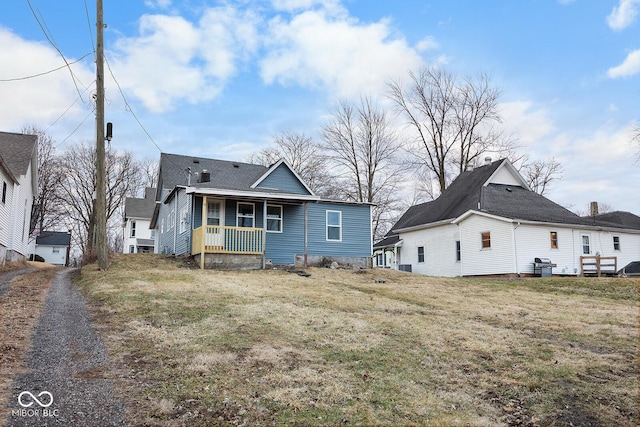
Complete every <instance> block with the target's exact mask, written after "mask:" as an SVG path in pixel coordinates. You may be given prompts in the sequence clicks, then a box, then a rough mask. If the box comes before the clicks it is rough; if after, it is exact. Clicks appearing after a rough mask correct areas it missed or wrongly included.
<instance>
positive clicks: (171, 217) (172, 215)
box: [169, 211, 176, 230]
mask: <svg viewBox="0 0 640 427" xmlns="http://www.w3.org/2000/svg"><path fill="white" fill-rule="evenodd" d="M175 226H176V213H175V212H174V211H171V213H170V214H169V230H171V229H173V228H175Z"/></svg>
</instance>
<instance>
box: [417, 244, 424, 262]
mask: <svg viewBox="0 0 640 427" xmlns="http://www.w3.org/2000/svg"><path fill="white" fill-rule="evenodd" d="M418 262H424V246H418Z"/></svg>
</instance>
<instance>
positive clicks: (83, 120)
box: [57, 111, 93, 146]
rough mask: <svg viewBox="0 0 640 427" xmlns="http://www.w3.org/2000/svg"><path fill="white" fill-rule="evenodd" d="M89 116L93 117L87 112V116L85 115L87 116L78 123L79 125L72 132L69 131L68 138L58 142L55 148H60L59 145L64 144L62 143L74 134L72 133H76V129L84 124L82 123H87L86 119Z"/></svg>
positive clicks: (90, 112)
mask: <svg viewBox="0 0 640 427" xmlns="http://www.w3.org/2000/svg"><path fill="white" fill-rule="evenodd" d="M91 115H93V111H89V114H87V116H86V117H85V118H84V119H82V121H81V122H80V124H79V125H78V126H76V128H75V129H74V130H73V131H71V133H70V134H69V136H67V137H66V138H65V139H63V140H62V141H61V142H60V144H58V145H57V146H60V145H62V144H64V143H65V142H66V141H67V139H69V138H71V137H72V136H73V134H74V133H76V131H77V130H78V129H80V127H81V126H82V125H83V124H84V122H86V121H87V119H88V118H89V116H91Z"/></svg>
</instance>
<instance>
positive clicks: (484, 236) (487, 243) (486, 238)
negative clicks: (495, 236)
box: [481, 231, 491, 249]
mask: <svg viewBox="0 0 640 427" xmlns="http://www.w3.org/2000/svg"><path fill="white" fill-rule="evenodd" d="M481 241H482V249H491V232H490V231H485V232H483V233H481Z"/></svg>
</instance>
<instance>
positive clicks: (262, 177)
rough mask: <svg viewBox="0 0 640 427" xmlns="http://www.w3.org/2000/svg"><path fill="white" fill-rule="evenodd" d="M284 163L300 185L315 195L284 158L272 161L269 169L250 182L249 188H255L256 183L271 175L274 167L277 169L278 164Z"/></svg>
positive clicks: (258, 183)
mask: <svg viewBox="0 0 640 427" xmlns="http://www.w3.org/2000/svg"><path fill="white" fill-rule="evenodd" d="M282 164H284V165H285V166H286V167H287V168H288V169H289V171H291V173H293V175H294V176H295V177H296V179H297V180H298V181H299V182H300V184H302V186H303V187H304V188H305V189H306V190H307V191H308V192H309V194H310V195H312V196H315V193H314V192H313V191H312V190H311V189H310V188H309V186H308V185H307V183H306V182H304V180H303V179H302V177H300V175H298V173H297V172H296V171H295V170H294V169H293V168H292V167H291V165H290V164H289V163H288V162H287V161H286V160H285V159H280V160H278V161H277V162H276V163H274V164H273V165H271V167H270V168H269V170H267V171H266V172H265V173H264V175H262V176H261V177H260V178H258V180H257V181H256V182H254V183H253V184H251V188H257V187H258V185H260V183H261V182H262V181H264V180H265V179H267V177H268V176H269V175H271V173H273V171H275V170H276V169H278V168H279V167H280V165H282Z"/></svg>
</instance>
